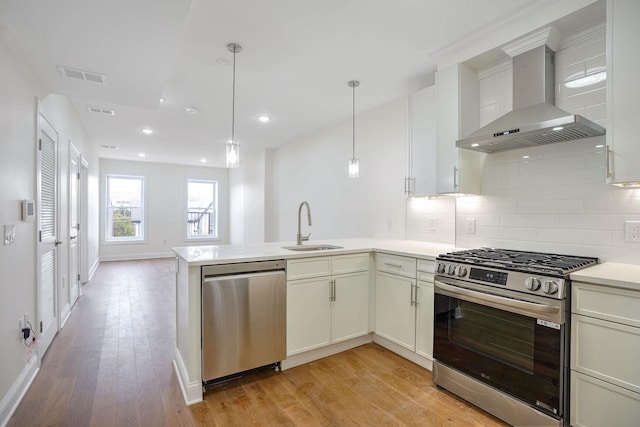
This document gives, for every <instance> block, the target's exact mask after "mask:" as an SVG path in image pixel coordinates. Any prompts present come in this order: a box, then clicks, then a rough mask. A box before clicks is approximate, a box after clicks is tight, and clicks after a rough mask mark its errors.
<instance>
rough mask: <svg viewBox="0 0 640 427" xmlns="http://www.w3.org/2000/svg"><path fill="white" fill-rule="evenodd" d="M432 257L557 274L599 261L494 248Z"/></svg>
mask: <svg viewBox="0 0 640 427" xmlns="http://www.w3.org/2000/svg"><path fill="white" fill-rule="evenodd" d="M436 259H438V260H441V261H451V262H457V263H464V264H474V265H479V266H490V267H497V268H502V269H504V270H513V271H523V272H537V273H541V274H553V275H558V276H566V275H568V274H569V273H571V272H573V271H576V270H579V269H581V268H585V267H588V266H591V265H595V264H597V263H598V262H599V260H598V258H593V257H583V256H575V255H560V254H549V253H542V252H527V251H517V250H512V249H496V248H480V249H469V250H464V251H457V252H449V253H446V254H441V255H438V257H437V258H436Z"/></svg>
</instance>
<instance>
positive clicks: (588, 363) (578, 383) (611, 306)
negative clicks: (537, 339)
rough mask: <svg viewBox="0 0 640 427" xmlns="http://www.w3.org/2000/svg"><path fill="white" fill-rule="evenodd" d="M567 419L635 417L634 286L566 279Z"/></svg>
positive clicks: (598, 421) (638, 298) (638, 296)
mask: <svg viewBox="0 0 640 427" xmlns="http://www.w3.org/2000/svg"><path fill="white" fill-rule="evenodd" d="M571 312H572V318H571V424H572V425H574V426H585V427H588V426H604V425H606V426H631V425H639V424H638V423H639V422H640V368H639V367H638V366H639V364H638V360H639V359H638V355H639V354H640V327H639V326H638V325H640V292H639V291H634V290H628V289H618V288H614V287H607V286H602V285H594V284H589V283H582V282H573V283H572V304H571Z"/></svg>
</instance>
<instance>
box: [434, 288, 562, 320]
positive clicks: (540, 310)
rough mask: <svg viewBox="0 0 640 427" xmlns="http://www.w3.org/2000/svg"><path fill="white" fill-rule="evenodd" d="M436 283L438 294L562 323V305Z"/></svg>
mask: <svg viewBox="0 0 640 427" xmlns="http://www.w3.org/2000/svg"><path fill="white" fill-rule="evenodd" d="M434 285H435V288H434V289H435V293H437V294H442V295H447V296H450V297H454V298H459V299H462V300H465V301H469V302H475V303H478V304H482V305H487V306H489V307H493V308H497V309H499V310H506V311H510V312H512V313H518V314H522V315H524V316H528V317H535V318H540V319H545V320H551V321H555V322H558V323H562V322H560V320H561V314H562V313H561V310H560V307H554V306H552V305H547V304H540V303H536V302H528V301H519V300H515V299H512V298H506V297H501V296H498V295H493V294H487V293H484V292H477V291H472V290H470V289H465V288H461V287H459V286H452V285H447V284H445V283H442V282H439V281H435V283H434Z"/></svg>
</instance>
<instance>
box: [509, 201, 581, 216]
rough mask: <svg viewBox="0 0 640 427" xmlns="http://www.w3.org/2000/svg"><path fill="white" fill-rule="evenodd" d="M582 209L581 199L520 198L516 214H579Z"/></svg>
mask: <svg viewBox="0 0 640 427" xmlns="http://www.w3.org/2000/svg"><path fill="white" fill-rule="evenodd" d="M583 211H584V207H583V201H582V200H520V201H519V202H518V214H522V215H531V214H533V215H536V214H541V215H553V214H559V215H562V214H581V213H583Z"/></svg>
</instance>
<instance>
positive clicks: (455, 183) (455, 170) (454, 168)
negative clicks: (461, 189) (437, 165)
mask: <svg viewBox="0 0 640 427" xmlns="http://www.w3.org/2000/svg"><path fill="white" fill-rule="evenodd" d="M457 175H458V168H457V167H456V165H453V188H454V189H455V188H457V187H458V179H457V178H456V176H457Z"/></svg>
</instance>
